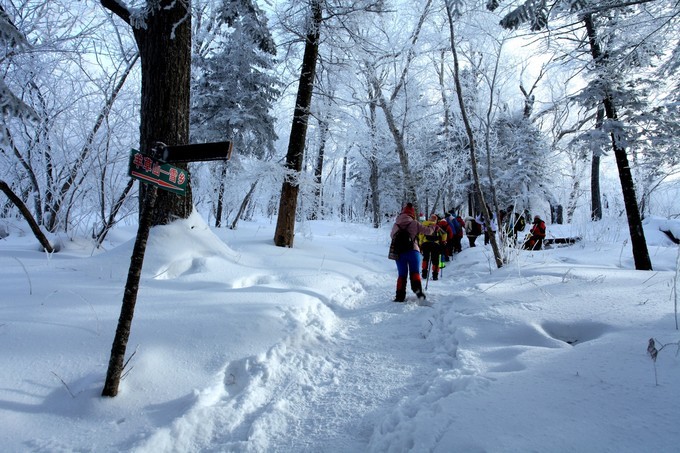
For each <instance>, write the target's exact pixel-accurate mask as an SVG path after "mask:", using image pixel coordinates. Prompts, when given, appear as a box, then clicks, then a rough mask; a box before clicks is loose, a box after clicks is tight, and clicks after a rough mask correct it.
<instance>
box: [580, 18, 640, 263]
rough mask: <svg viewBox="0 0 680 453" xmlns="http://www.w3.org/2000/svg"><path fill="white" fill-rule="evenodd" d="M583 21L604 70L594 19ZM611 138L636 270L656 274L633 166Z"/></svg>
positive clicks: (610, 111)
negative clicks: (636, 193) (639, 207)
mask: <svg viewBox="0 0 680 453" xmlns="http://www.w3.org/2000/svg"><path fill="white" fill-rule="evenodd" d="M583 21H584V23H585V25H586V30H587V32H588V41H589V44H590V52H591V54H592V56H593V60H594V61H595V64H596V65H597V66H604V65H605V64H606V59H607V55H606V54H605V53H604V52H603V51H602V49H601V48H600V43H599V41H598V39H597V32H596V29H595V22H594V21H593V15H592V14H586V15H585V16H584V18H583ZM605 89H606V90H607V91H606V92H605V96H604V99H603V104H604V110H605V113H606V115H607V118H608V119H610V120H612V121H618V115H617V112H616V106H615V105H614V99H613V98H612V94H611V92H610V90H609V87H608V86H607V85H606V83H605ZM610 136H611V141H612V149H613V150H614V156H615V157H616V166H617V167H618V170H619V180H620V181H621V191H622V192H623V203H624V206H625V207H626V215H627V217H628V229H629V231H630V240H631V245H632V248H633V259H634V261H635V269H637V270H639V271H647V270H652V262H651V260H650V258H649V251H648V249H647V241H646V240H645V232H644V230H643V228H642V219H641V218H640V211H639V209H638V204H637V198H636V195H635V183H634V182H633V175H632V173H631V171H630V165H629V164H628V155H627V154H626V149H625V148H624V147H623V146H622V145H621V144H620V143H619V140H618V138H617V136H616V134H615V133H614V132H612V133H611V134H610Z"/></svg>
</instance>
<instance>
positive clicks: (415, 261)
mask: <svg viewBox="0 0 680 453" xmlns="http://www.w3.org/2000/svg"><path fill="white" fill-rule="evenodd" d="M436 228H438V227H436V226H433V227H432V226H429V227H428V226H423V225H422V224H421V223H420V222H418V221H417V220H416V210H415V208H414V207H413V204H411V203H407V204H406V206H404V208H403V210H402V211H401V214H399V216H397V219H396V220H395V222H394V225H393V226H392V231H391V232H390V238H392V239H393V240H394V238H395V236H396V235H397V233H398V232H399V231H406V232H407V233H408V238H409V240H410V244H409V246H408V247H406V248H405V249H404V250H400V251H399V253H398V255H397V257H396V260H395V261H396V263H397V274H398V275H397V294H396V295H395V297H394V301H395V302H404V301H405V300H406V284H407V282H408V279H409V278H410V279H411V290H413V292H414V293H415V294H416V296H418V298H419V299H425V293H424V292H423V285H422V282H421V280H420V267H421V265H422V256H421V255H420V248H418V241H417V240H416V238H417V236H418V234H433V233H434V232H435V231H436Z"/></svg>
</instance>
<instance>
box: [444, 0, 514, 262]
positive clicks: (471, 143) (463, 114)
mask: <svg viewBox="0 0 680 453" xmlns="http://www.w3.org/2000/svg"><path fill="white" fill-rule="evenodd" d="M446 13H447V16H448V21H449V36H450V39H451V52H452V53H453V69H454V77H453V80H454V83H455V85H456V95H457V97H458V106H459V107H460V113H461V117H462V119H463V124H464V125H465V132H466V134H467V137H468V141H469V146H470V167H471V169H472V176H473V178H474V181H475V190H476V191H477V199H478V200H479V204H480V205H481V209H482V212H483V213H484V218H485V222H486V227H487V228H488V229H489V230H491V213H490V212H489V208H488V206H487V204H486V201H485V200H484V194H483V193H482V187H481V184H480V182H479V172H478V171H477V156H476V151H475V147H476V146H475V136H474V132H473V131H472V126H471V124H470V119H469V118H468V115H467V110H466V108H465V100H464V99H463V86H462V83H461V81H460V65H459V63H458V51H457V49H456V40H455V33H454V30H453V11H451V5H450V4H449V2H446ZM490 236H491V237H490V239H491V248H492V249H493V254H494V259H495V261H496V266H497V267H499V268H500V267H503V259H502V257H501V252H500V249H499V248H498V242H496V235H490Z"/></svg>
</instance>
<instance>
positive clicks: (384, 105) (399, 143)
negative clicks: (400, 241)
mask: <svg viewBox="0 0 680 453" xmlns="http://www.w3.org/2000/svg"><path fill="white" fill-rule="evenodd" d="M372 83H373V89H374V90H375V93H376V94H377V100H378V103H379V105H380V108H381V109H382V111H383V113H384V114H385V120H386V121H387V126H388V128H389V130H390V133H391V134H392V138H393V139H394V146H395V151H396V152H397V156H399V163H400V164H401V172H402V174H403V175H404V184H405V191H406V199H407V200H408V201H409V202H411V203H413V205H414V206H418V194H417V192H416V184H415V180H414V178H413V175H412V174H411V165H410V164H409V160H408V152H407V151H406V144H405V143H404V135H403V133H402V131H401V130H399V127H398V126H397V121H396V119H395V118H394V114H393V113H392V107H391V104H390V103H388V102H387V99H385V96H383V94H382V89H381V88H380V84H379V83H378V80H376V79H375V78H373V80H372Z"/></svg>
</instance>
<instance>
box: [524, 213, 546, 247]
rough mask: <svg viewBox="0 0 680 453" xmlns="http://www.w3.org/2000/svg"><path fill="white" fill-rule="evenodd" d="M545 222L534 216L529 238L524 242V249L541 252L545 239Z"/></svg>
mask: <svg viewBox="0 0 680 453" xmlns="http://www.w3.org/2000/svg"><path fill="white" fill-rule="evenodd" d="M545 230H546V227H545V222H544V221H543V220H541V218H540V217H539V216H534V223H533V226H532V227H531V230H530V236H529V238H528V239H527V240H526V242H524V248H525V249H527V250H541V248H542V247H543V239H545Z"/></svg>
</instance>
